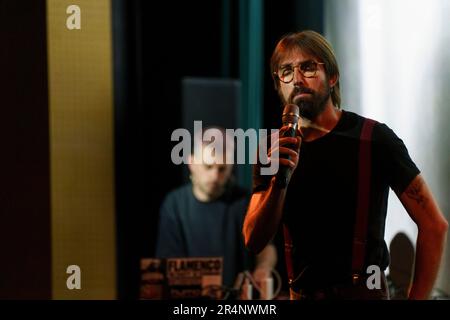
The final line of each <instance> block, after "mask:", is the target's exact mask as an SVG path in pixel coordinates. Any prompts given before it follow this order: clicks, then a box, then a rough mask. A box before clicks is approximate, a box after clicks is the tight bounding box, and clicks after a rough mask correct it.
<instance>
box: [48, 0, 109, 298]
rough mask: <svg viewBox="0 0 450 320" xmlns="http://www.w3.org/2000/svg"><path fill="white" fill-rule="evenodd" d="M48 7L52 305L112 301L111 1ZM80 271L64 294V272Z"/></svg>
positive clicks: (56, 1) (52, 1) (60, 1)
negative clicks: (74, 10)
mask: <svg viewBox="0 0 450 320" xmlns="http://www.w3.org/2000/svg"><path fill="white" fill-rule="evenodd" d="M71 4H74V3H73V1H66V0H47V25H48V58H49V59H48V64H49V101H50V155H51V161H50V162H51V206H52V256H53V257H52V264H53V298H55V299H111V298H115V297H116V260H115V248H116V243H115V213H114V160H113V152H114V150H113V147H114V146H113V99H112V84H113V80H112V56H111V50H112V43H111V17H110V15H111V13H110V10H111V8H110V1H108V0H96V1H90V0H78V1H76V4H77V5H78V6H79V7H80V9H81V30H68V29H67V27H66V19H67V17H68V16H69V14H67V13H66V8H67V7H68V6H69V5H71ZM72 264H75V265H78V266H79V267H80V268H81V290H68V289H67V287H66V279H67V277H68V275H67V274H66V268H67V266H69V265H72Z"/></svg>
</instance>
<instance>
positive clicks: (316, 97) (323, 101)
mask: <svg viewBox="0 0 450 320" xmlns="http://www.w3.org/2000/svg"><path fill="white" fill-rule="evenodd" d="M301 90H302V89H299V90H294V92H295V91H301ZM324 91H325V93H324V94H320V93H317V92H311V97H310V98H309V99H302V98H299V99H297V100H295V101H294V100H293V98H292V97H294V96H295V95H296V94H297V93H293V94H292V97H289V103H293V104H296V105H297V106H298V108H299V111H300V116H301V117H303V118H306V119H308V120H310V121H314V120H315V119H316V118H317V117H318V116H319V115H320V114H321V113H322V112H323V111H324V110H325V108H326V106H327V101H328V98H329V97H330V89H329V87H326V88H325V90H324Z"/></svg>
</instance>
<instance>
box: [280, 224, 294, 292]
mask: <svg viewBox="0 0 450 320" xmlns="http://www.w3.org/2000/svg"><path fill="white" fill-rule="evenodd" d="M283 235H284V259H285V261H286V271H287V276H288V280H289V285H291V284H292V281H294V264H293V261H292V238H291V234H290V233H289V230H288V228H287V227H286V225H285V224H283Z"/></svg>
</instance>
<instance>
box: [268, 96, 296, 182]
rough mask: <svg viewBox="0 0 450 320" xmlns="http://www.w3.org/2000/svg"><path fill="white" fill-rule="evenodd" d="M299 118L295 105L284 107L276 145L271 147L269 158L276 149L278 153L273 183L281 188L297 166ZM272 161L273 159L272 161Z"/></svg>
mask: <svg viewBox="0 0 450 320" xmlns="http://www.w3.org/2000/svg"><path fill="white" fill-rule="evenodd" d="M299 117H300V112H299V108H298V106H297V105H295V104H288V105H286V106H285V107H284V110H283V116H282V122H283V126H282V127H281V129H280V131H279V134H280V138H279V140H278V144H276V145H275V146H272V148H271V149H270V151H269V156H270V155H271V154H272V153H273V151H274V150H275V149H276V148H277V149H278V153H279V164H280V166H279V170H278V173H277V175H276V177H275V183H276V185H277V186H279V187H281V188H286V187H287V185H288V184H289V180H290V178H291V176H292V173H293V172H294V170H295V168H296V167H297V164H298V159H299V151H300V145H301V133H300V131H299V129H298V120H299ZM272 160H274V159H272Z"/></svg>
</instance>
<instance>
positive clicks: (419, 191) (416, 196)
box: [406, 179, 427, 209]
mask: <svg viewBox="0 0 450 320" xmlns="http://www.w3.org/2000/svg"><path fill="white" fill-rule="evenodd" d="M423 185H424V181H423V180H422V179H418V181H415V182H413V183H412V184H411V185H410V186H409V187H408V190H406V195H407V196H408V197H409V198H411V199H413V200H415V201H416V202H417V204H418V205H420V206H421V207H422V208H423V209H425V206H426V204H427V198H426V197H425V196H424V194H423Z"/></svg>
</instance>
